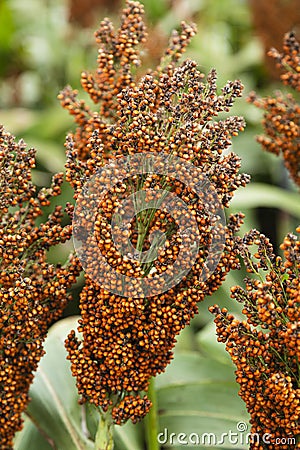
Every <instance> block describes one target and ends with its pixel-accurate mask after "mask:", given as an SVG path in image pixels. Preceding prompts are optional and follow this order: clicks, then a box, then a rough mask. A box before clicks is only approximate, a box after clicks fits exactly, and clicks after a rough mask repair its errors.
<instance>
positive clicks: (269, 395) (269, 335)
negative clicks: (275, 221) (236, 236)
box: [210, 227, 300, 450]
mask: <svg viewBox="0 0 300 450" xmlns="http://www.w3.org/2000/svg"><path fill="white" fill-rule="evenodd" d="M297 232H298V233H299V232H300V227H299V228H297ZM253 244H254V245H257V246H258V251H257V253H255V254H254V255H252V254H251V252H250V251H249V248H248V247H249V246H251V245H253ZM281 248H282V250H283V251H284V259H283V260H282V259H281V257H279V256H276V255H275V254H274V253H273V249H272V246H271V244H270V242H269V240H268V239H267V238H266V237H265V236H264V235H262V234H260V233H259V232H257V231H256V230H252V231H251V232H249V233H248V234H246V235H245V237H244V238H243V239H241V240H240V244H239V250H240V254H241V256H242V258H243V259H244V261H245V263H246V265H247V268H248V272H249V273H252V274H255V277H254V278H247V279H246V287H245V289H243V288H241V287H240V286H235V287H233V288H232V298H234V299H235V300H237V301H239V302H241V303H242V304H243V313H244V314H245V315H246V318H247V320H245V321H240V320H238V319H236V318H235V317H234V316H233V315H231V314H229V313H228V312H227V310H226V309H225V308H224V309H220V308H219V307H218V306H217V305H215V306H213V307H211V308H210V311H211V312H212V313H213V314H215V316H216V318H215V323H216V326H217V335H218V341H220V342H224V343H226V350H227V351H228V353H229V354H230V356H231V359H232V361H233V362H234V364H235V365H236V367H237V370H236V379H237V382H238V383H239V384H240V391H239V395H240V396H241V397H242V399H243V400H244V402H245V403H246V406H247V409H248V411H249V413H250V416H251V420H250V422H251V433H252V434H253V436H254V435H255V433H257V434H258V435H259V440H258V439H256V438H253V442H252V443H251V446H250V448H251V449H261V450H263V449H276V448H278V443H277V444H276V439H278V442H281V444H280V448H281V449H283V450H284V449H287V450H288V449H289V450H290V449H292V448H298V447H297V445H295V442H297V436H298V437H299V434H300V427H299V414H300V386H299V379H300V370H299V359H300V349H299V339H300V336H299V325H300V309H299V306H300V277H299V273H300V241H299V235H294V234H292V233H290V234H288V235H287V236H286V237H285V239H284V241H283V244H282V245H281ZM264 273H265V275H264ZM266 433H269V434H270V436H271V437H270V444H268V445H267V444H264V440H263V436H264V435H266ZM288 439H292V440H290V441H288ZM287 442H290V443H287Z"/></svg>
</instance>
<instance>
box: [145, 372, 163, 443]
mask: <svg viewBox="0 0 300 450" xmlns="http://www.w3.org/2000/svg"><path fill="white" fill-rule="evenodd" d="M147 395H148V397H149V399H150V400H151V402H152V407H151V409H150V411H149V413H148V415H147V416H146V419H145V424H146V439H147V450H159V448H160V447H159V444H158V441H157V434H158V417H157V401H156V392H155V386H154V378H151V380H150V384H149V388H148V393H147Z"/></svg>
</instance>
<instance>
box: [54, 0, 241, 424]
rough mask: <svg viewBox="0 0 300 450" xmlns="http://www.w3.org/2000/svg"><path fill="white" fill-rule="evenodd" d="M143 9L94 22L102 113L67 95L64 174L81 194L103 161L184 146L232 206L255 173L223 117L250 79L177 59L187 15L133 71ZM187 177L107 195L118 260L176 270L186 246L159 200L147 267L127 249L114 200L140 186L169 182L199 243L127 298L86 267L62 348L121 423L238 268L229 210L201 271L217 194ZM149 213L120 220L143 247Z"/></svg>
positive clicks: (189, 30)
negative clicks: (187, 258) (143, 66)
mask: <svg viewBox="0 0 300 450" xmlns="http://www.w3.org/2000/svg"><path fill="white" fill-rule="evenodd" d="M142 14H143V7H142V5H141V4H139V3H137V2H134V1H128V2H127V7H126V8H125V10H124V11H123V16H122V20H121V27H120V29H119V30H118V31H114V28H113V25H112V24H111V22H110V21H109V20H108V19H105V20H104V21H103V22H102V23H101V26H100V29H99V31H97V32H96V40H97V43H98V44H99V52H98V54H99V56H98V68H97V70H96V73H95V74H93V75H92V74H87V73H85V72H84V73H83V75H82V85H83V87H84V89H85V90H86V91H87V92H88V93H89V94H90V97H91V99H92V100H93V101H94V102H95V103H96V104H98V109H97V110H96V112H92V110H91V109H90V108H89V107H88V106H87V105H86V103H85V102H83V101H81V100H78V99H77V93H76V92H74V91H72V90H71V88H70V87H68V88H66V89H65V90H64V91H63V92H62V93H61V94H60V96H59V98H60V100H61V102H62V105H63V106H64V107H65V108H66V109H67V110H68V111H69V112H70V113H71V114H72V115H74V117H75V122H76V124H77V129H76V131H75V134H73V135H70V136H69V138H68V140H67V143H66V146H67V156H68V159H67V166H66V168H67V179H68V180H69V182H70V183H71V185H72V186H73V188H74V192H75V194H74V197H75V199H78V198H80V195H81V189H82V187H83V185H84V183H85V182H86V181H87V180H88V179H89V178H90V177H92V176H93V175H94V174H95V173H97V169H99V168H101V167H103V166H104V165H105V164H106V162H107V161H109V160H112V159H113V160H116V161H117V158H118V157H121V156H125V155H129V156H132V155H135V154H136V153H143V152H152V153H153V155H159V154H161V153H164V154H169V155H174V156H176V157H180V158H182V159H183V160H185V161H188V162H190V163H191V164H194V166H196V167H198V168H199V169H201V171H202V173H203V174H205V176H206V177H207V179H208V180H209V182H210V183H211V184H212V186H214V188H215V190H216V192H217V195H218V199H219V201H220V203H221V204H222V205H223V206H224V207H227V206H228V205H229V202H230V199H231V198H232V196H233V194H234V191H235V190H236V189H237V188H238V187H239V186H245V185H246V183H247V182H248V180H249V177H248V176H247V175H244V174H239V173H238V171H239V168H240V160H239V158H238V157H237V156H236V155H235V154H233V153H226V154H224V153H223V152H224V150H227V149H228V147H229V146H230V145H231V138H232V136H236V135H237V134H238V132H239V131H240V130H243V127H244V121H243V119H242V118H240V117H232V116H230V117H227V118H225V119H223V120H216V119H215V118H216V116H218V115H219V113H222V112H223V113H224V112H228V111H229V110H230V108H231V106H232V105H233V103H234V101H235V99H236V98H238V97H240V96H241V92H242V85H241V83H240V82H239V81H234V82H228V83H227V84H226V85H225V86H224V87H223V88H222V89H221V91H220V92H218V91H217V85H216V78H217V77H216V72H215V70H211V71H210V73H209V74H208V76H207V78H206V79H205V76H204V74H203V73H201V72H200V71H199V70H198V68H197V65H196V63H195V62H194V61H190V60H187V61H185V62H183V63H181V64H178V60H179V58H180V57H181V55H182V53H183V51H184V49H185V47H186V45H187V44H188V43H189V41H190V39H191V37H192V36H193V35H194V33H195V29H194V26H189V25H186V24H182V28H181V31H180V32H174V33H173V35H172V37H171V41H170V46H169V48H168V49H167V51H166V52H165V55H164V56H163V58H162V60H161V63H160V65H159V67H158V68H157V69H156V70H154V71H150V70H149V71H148V72H147V73H146V75H144V76H143V77H141V78H138V77H134V75H133V73H134V70H135V67H136V66H137V65H139V64H140V57H139V52H138V49H137V45H138V44H140V43H143V42H144V40H145V37H146V33H145V26H144V22H143V18H142ZM180 170H181V168H180V166H179V167H178V171H179V172H180ZM193 181H195V180H192V181H191V185H190V186H192V182H193ZM188 183H189V180H187V183H186V184H183V183H182V182H180V181H178V180H177V179H173V178H172V177H171V176H169V175H168V176H161V175H157V174H148V176H147V177H144V179H143V180H142V181H141V178H140V177H139V176H135V177H132V178H131V179H130V180H128V182H127V181H126V180H125V182H124V183H122V184H121V183H118V184H117V185H116V186H114V187H113V188H112V189H111V190H110V192H109V193H108V194H107V195H106V196H105V198H104V199H103V201H101V202H100V204H99V212H98V213H97V218H96V221H95V234H96V235H97V245H98V249H96V250H98V251H101V253H102V254H104V255H105V256H106V258H107V260H108V261H109V263H110V264H111V266H112V267H114V268H116V270H118V271H119V272H120V273H123V274H129V275H130V276H131V277H133V279H134V277H137V278H139V277H141V276H142V277H149V278H150V279H151V276H152V273H153V272H155V273H163V272H164V271H171V270H172V264H173V262H174V261H175V260H176V257H177V255H178V252H179V250H180V249H182V248H184V245H183V243H182V239H180V236H179V235H178V233H176V220H174V219H173V218H172V217H170V215H168V214H167V213H166V212H164V211H163V210H162V211H156V212H155V213H154V214H153V217H152V218H151V222H150V223H148V224H144V225H145V226H146V225H148V233H147V236H146V238H145V240H144V241H143V242H142V245H141V247H140V248H139V249H138V250H147V249H148V248H149V241H148V239H147V238H148V237H149V235H150V234H151V232H152V231H154V230H161V231H164V232H165V234H166V235H167V240H166V243H165V250H164V251H162V252H160V254H159V256H158V258H157V259H156V260H155V262H154V263H153V264H152V265H151V267H149V266H148V265H147V264H140V263H139V262H138V261H129V260H126V261H125V260H124V258H123V257H122V255H121V253H120V252H119V251H118V250H117V248H116V247H115V245H114V242H113V239H112V237H111V224H110V221H111V218H112V215H113V212H114V211H115V209H116V208H117V207H118V206H119V205H120V203H122V200H123V199H124V198H126V197H128V196H129V195H130V194H131V193H132V192H136V191H138V190H143V189H149V188H151V187H153V189H158V188H159V189H168V191H170V192H173V193H174V194H176V196H177V197H179V198H181V199H182V200H183V201H184V203H185V204H186V205H188V208H189V210H190V212H191V214H193V215H194V217H195V218H196V221H197V225H198V228H199V233H200V246H199V247H200V248H199V253H198V255H197V258H196V261H195V263H194V265H193V267H192V269H191V270H190V272H189V273H188V275H186V276H185V277H183V279H182V280H181V281H180V282H179V283H178V284H177V285H176V286H175V287H172V288H171V289H169V290H168V291H166V292H164V293H162V294H159V295H155V296H152V297H148V298H143V296H142V295H137V294H141V293H140V292H136V295H134V293H133V294H132V296H131V297H128V298H126V297H123V296H122V286H120V287H119V288H120V291H119V292H120V295H117V294H115V293H114V294H112V293H109V292H108V291H106V290H105V289H104V288H103V287H101V286H99V285H98V284H97V282H96V281H95V280H94V279H91V278H90V277H89V276H88V275H86V284H85V287H84V288H83V290H82V293H81V298H80V308H81V320H80V327H79V331H80V332H81V333H82V339H78V338H76V337H75V332H71V333H70V334H69V337H68V339H67V341H66V348H67V350H68V352H69V359H70V360H71V365H72V372H73V375H74V376H75V377H76V379H77V387H78V390H79V393H80V394H81V396H82V401H89V402H91V403H94V404H95V405H96V406H101V407H102V408H103V410H107V409H108V408H109V409H112V416H113V419H114V421H115V423H117V424H121V423H123V422H126V420H128V419H129V418H130V419H131V420H132V421H133V422H136V421H137V420H139V419H141V418H142V417H143V416H144V415H145V414H146V413H147V412H148V410H149V408H150V405H151V403H150V401H149V399H148V398H147V397H146V396H145V395H144V394H143V391H147V388H148V385H149V380H150V378H151V377H152V376H155V375H156V374H158V373H160V372H162V371H164V370H165V367H166V365H167V364H168V363H169V362H170V360H171V359H172V349H173V347H174V345H175V342H176V339H175V338H176V335H177V334H178V333H179V332H180V331H181V330H182V329H183V328H184V327H185V325H187V324H189V322H190V320H191V318H192V317H193V316H194V314H195V313H197V303H198V302H199V301H201V300H203V299H204V297H205V296H206V295H210V294H211V293H213V292H214V291H215V290H217V289H218V287H219V286H220V284H221V283H222V282H223V280H224V278H225V276H226V274H227V272H228V271H229V270H230V269H234V268H237V267H239V260H238V258H237V255H236V251H235V242H234V234H235V232H236V230H237V229H238V228H239V226H240V224H241V221H242V215H239V214H238V215H234V216H231V217H230V218H229V220H228V224H227V226H224V228H223V229H222V230H220V233H223V235H224V240H225V246H224V249H223V251H222V254H221V258H220V260H219V263H218V264H217V267H216V270H215V271H214V273H213V274H212V275H211V276H210V278H209V279H208V280H207V281H203V282H200V281H199V274H200V273H201V271H202V269H203V268H204V265H203V264H204V262H205V260H206V258H207V253H208V251H209V245H210V243H211V241H212V239H213V237H214V236H213V231H212V227H211V224H210V219H209V217H208V215H207V214H206V212H205V208H204V207H203V205H204V204H205V202H206V201H207V202H208V203H209V201H210V199H209V198H207V199H205V198H203V196H202V198H198V197H197V195H196V194H195V193H194V192H193V190H192V189H190V188H189V187H188ZM147 195H148V194H147ZM77 213H78V214H80V213H81V216H82V217H81V220H82V230H83V231H82V232H83V233H84V232H86V230H90V228H91V227H90V223H89V221H90V218H89V217H87V218H86V217H85V215H84V212H83V211H82V212H80V208H79V209H78V210H77ZM143 217H144V216H140V217H139V218H136V219H135V220H134V221H133V222H132V223H131V225H130V227H129V229H126V230H124V236H125V240H128V239H129V240H131V242H132V243H133V245H135V246H138V245H139V244H140V241H139V225H140V223H139V220H143ZM188 225H189V224H187V226H188ZM91 242H92V241H91ZM93 257H95V253H94V252H93V251H91V252H90V253H89V254H88V255H87V258H90V262H91V264H93ZM96 263H98V260H97V261H96V262H95V265H96ZM108 276H109V274H108ZM116 288H118V286H117V287H116ZM133 288H134V283H133Z"/></svg>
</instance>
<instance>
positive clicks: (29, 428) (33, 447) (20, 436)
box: [14, 416, 53, 450]
mask: <svg viewBox="0 0 300 450" xmlns="http://www.w3.org/2000/svg"><path fill="white" fill-rule="evenodd" d="M29 448H30V450H41V449H43V450H53V447H52V446H51V445H50V444H49V443H48V442H47V440H46V439H45V438H44V437H43V436H42V434H41V433H40V432H39V430H38V429H37V427H36V426H35V425H34V423H33V422H32V421H31V420H30V419H29V417H27V416H25V417H24V425H23V429H22V431H20V432H18V433H17V434H16V436H15V439H14V450H28V449H29Z"/></svg>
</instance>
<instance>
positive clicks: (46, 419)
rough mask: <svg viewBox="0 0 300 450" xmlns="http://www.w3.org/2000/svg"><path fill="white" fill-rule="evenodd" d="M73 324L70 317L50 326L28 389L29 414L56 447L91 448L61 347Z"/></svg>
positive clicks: (75, 320)
mask: <svg viewBox="0 0 300 450" xmlns="http://www.w3.org/2000/svg"><path fill="white" fill-rule="evenodd" d="M76 327H77V318H74V317H69V318H67V319H64V320H61V321H59V322H57V323H56V324H55V325H54V326H53V327H52V328H51V329H50V331H49V334H48V338H47V339H46V341H45V346H44V347H45V350H46V355H45V356H44V357H43V358H42V360H41V363H40V365H39V368H38V370H37V373H36V376H35V379H34V383H33V384H32V386H31V389H30V392H29V395H30V397H31V402H30V404H29V407H28V414H29V416H30V417H31V418H32V420H33V421H34V423H36V424H37V425H38V427H39V429H42V430H43V432H44V434H45V435H47V436H49V437H50V438H51V439H53V441H54V442H55V448H57V449H58V450H66V449H68V450H85V449H92V448H93V442H92V441H90V440H89V439H88V437H87V436H86V435H85V434H84V431H85V430H84V427H83V426H82V410H83V408H82V407H81V406H80V405H79V404H78V399H79V397H78V394H77V391H76V385H75V379H74V378H73V377H72V374H71V371H70V363H69V361H68V360H67V359H66V356H67V352H66V350H65V348H64V340H65V338H66V337H67V334H68V333H69V331H70V330H71V329H76ZM21 434H22V432H21ZM40 448H41V447H40Z"/></svg>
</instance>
